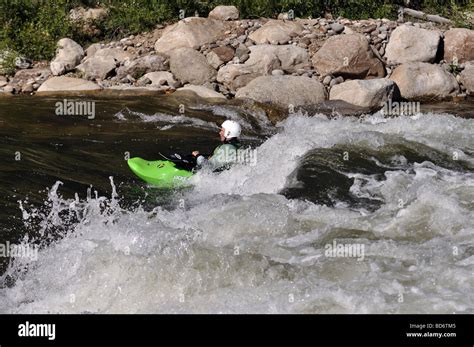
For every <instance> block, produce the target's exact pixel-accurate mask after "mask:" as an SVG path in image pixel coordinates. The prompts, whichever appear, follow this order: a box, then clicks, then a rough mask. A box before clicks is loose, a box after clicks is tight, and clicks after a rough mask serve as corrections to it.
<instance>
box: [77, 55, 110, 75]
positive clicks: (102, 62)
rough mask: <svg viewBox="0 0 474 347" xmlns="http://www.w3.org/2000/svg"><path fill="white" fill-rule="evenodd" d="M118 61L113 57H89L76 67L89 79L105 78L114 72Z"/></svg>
mask: <svg viewBox="0 0 474 347" xmlns="http://www.w3.org/2000/svg"><path fill="white" fill-rule="evenodd" d="M116 66H117V61H116V60H115V59H114V58H113V57H108V56H96V55H94V56H93V57H91V58H89V59H87V60H86V61H84V62H83V63H82V64H80V65H79V66H77V67H76V70H78V71H80V72H82V73H83V74H84V77H85V78H86V79H88V80H104V79H106V78H107V77H109V76H110V75H111V74H112V72H114V70H115V67H116Z"/></svg>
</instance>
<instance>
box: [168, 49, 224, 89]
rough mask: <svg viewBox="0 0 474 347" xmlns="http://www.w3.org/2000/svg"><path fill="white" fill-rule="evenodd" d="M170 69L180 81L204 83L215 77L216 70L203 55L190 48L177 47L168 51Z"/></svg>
mask: <svg viewBox="0 0 474 347" xmlns="http://www.w3.org/2000/svg"><path fill="white" fill-rule="evenodd" d="M169 54H170V70H171V72H172V73H173V75H174V76H176V78H177V79H178V80H179V81H180V82H181V83H183V84H184V83H191V84H197V85H201V84H205V83H206V82H210V81H212V80H214V79H215V77H216V74H217V72H216V70H215V69H213V68H212V67H211V66H210V65H209V64H208V62H207V59H206V57H205V56H204V55H202V54H201V53H199V52H198V51H196V50H194V49H192V48H186V47H183V48H177V49H174V50H173V51H171V52H169Z"/></svg>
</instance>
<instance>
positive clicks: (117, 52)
mask: <svg viewBox="0 0 474 347" xmlns="http://www.w3.org/2000/svg"><path fill="white" fill-rule="evenodd" d="M92 57H112V58H114V59H115V61H117V63H123V62H125V61H126V60H132V59H133V58H134V57H135V56H134V54H132V53H130V52H127V51H124V50H122V49H120V48H102V49H99V50H97V51H96V52H95V54H94V55H93V56H92Z"/></svg>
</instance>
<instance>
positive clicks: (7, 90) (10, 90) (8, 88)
mask: <svg viewBox="0 0 474 347" xmlns="http://www.w3.org/2000/svg"><path fill="white" fill-rule="evenodd" d="M3 92H4V93H10V94H13V93H14V92H15V87H13V86H12V85H10V84H7V85H6V86H5V87H3Z"/></svg>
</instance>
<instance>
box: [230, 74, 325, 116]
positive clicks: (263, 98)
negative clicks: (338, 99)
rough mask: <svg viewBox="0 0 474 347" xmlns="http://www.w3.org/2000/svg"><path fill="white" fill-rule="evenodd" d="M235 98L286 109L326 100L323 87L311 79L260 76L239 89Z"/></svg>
mask: <svg viewBox="0 0 474 347" xmlns="http://www.w3.org/2000/svg"><path fill="white" fill-rule="evenodd" d="M235 96H236V98H249V99H253V100H256V101H259V102H263V103H270V104H274V105H278V106H280V107H283V108H285V109H288V107H290V105H293V106H294V107H298V106H303V105H310V104H317V103H319V102H322V101H324V100H325V99H326V91H325V89H324V86H323V85H322V84H321V83H320V82H318V81H316V80H314V79H311V78H307V77H301V76H298V77H295V76H260V77H257V78H255V79H254V80H252V81H251V82H250V83H248V84H247V85H246V86H245V87H243V88H241V89H239V90H238V91H237V93H236V95H235Z"/></svg>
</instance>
